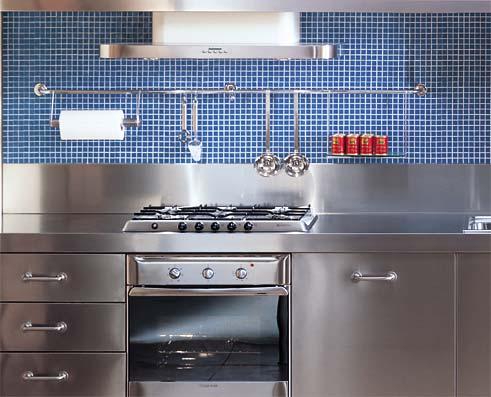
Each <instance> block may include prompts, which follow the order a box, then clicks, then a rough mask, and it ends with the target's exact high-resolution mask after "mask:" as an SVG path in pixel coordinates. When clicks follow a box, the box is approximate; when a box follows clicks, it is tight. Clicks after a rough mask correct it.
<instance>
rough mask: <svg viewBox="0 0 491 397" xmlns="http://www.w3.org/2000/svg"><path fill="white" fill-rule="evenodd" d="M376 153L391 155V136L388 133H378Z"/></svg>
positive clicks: (377, 154) (378, 154)
mask: <svg viewBox="0 0 491 397" xmlns="http://www.w3.org/2000/svg"><path fill="white" fill-rule="evenodd" d="M375 155H376V156H388V155H389V137H388V136H387V135H378V136H376V137H375Z"/></svg>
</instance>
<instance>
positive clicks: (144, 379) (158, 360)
mask: <svg viewBox="0 0 491 397" xmlns="http://www.w3.org/2000/svg"><path fill="white" fill-rule="evenodd" d="M290 262H291V260H290V256H289V255H247V256H239V255H236V256H231V255H216V256H208V255H206V256H191V255H189V256H187V255H184V256H164V255H162V256H145V255H136V256H130V257H128V284H129V287H128V338H129V341H128V342H129V353H128V354H129V359H128V380H129V395H130V396H131V397H133V396H166V397H191V396H200V397H212V396H213V397H219V396H223V397H225V396H227V397H231V396H234V397H251V396H254V397H288V396H289V395H290V393H289V387H290V372H291V369H290V345H291V343H290Z"/></svg>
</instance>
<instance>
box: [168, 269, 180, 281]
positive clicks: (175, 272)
mask: <svg viewBox="0 0 491 397" xmlns="http://www.w3.org/2000/svg"><path fill="white" fill-rule="evenodd" d="M169 277H170V278H171V279H172V280H177V279H178V278H180V277H181V270H180V269H178V268H177V267H174V268H172V269H170V270H169Z"/></svg>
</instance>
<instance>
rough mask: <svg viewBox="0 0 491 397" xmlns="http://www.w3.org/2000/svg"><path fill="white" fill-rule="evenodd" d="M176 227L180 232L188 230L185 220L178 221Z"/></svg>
mask: <svg viewBox="0 0 491 397" xmlns="http://www.w3.org/2000/svg"><path fill="white" fill-rule="evenodd" d="M177 228H178V229H179V231H180V232H185V231H186V230H188V225H187V223H185V222H179V225H177Z"/></svg>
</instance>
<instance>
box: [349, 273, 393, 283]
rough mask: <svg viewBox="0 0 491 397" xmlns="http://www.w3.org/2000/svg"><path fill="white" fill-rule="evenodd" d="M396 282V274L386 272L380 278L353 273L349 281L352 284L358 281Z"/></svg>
mask: <svg viewBox="0 0 491 397" xmlns="http://www.w3.org/2000/svg"><path fill="white" fill-rule="evenodd" d="M396 280H397V273H396V272H388V273H386V274H383V275H381V276H367V275H363V274H362V273H360V272H354V273H353V274H352V275H351V281H353V282H358V281H396Z"/></svg>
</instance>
